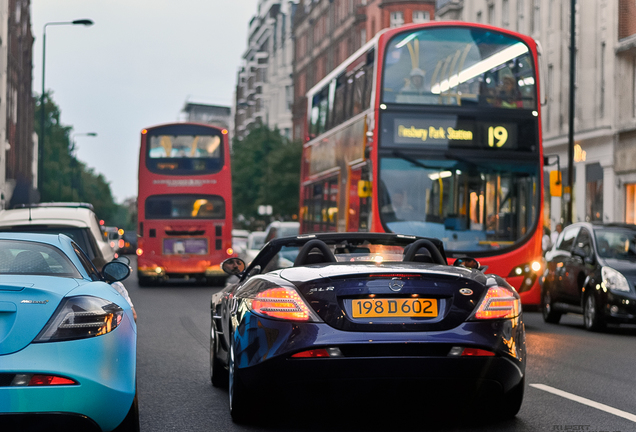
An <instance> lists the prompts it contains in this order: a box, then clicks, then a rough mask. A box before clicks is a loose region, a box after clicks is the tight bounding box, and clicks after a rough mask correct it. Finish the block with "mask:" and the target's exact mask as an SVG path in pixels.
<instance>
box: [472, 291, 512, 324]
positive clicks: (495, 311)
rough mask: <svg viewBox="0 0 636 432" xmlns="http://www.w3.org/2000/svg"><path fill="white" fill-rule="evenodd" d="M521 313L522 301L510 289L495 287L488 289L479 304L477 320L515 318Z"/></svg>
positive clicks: (476, 314) (476, 313)
mask: <svg viewBox="0 0 636 432" xmlns="http://www.w3.org/2000/svg"><path fill="white" fill-rule="evenodd" d="M520 311H521V300H519V298H517V297H515V295H514V293H513V292H512V291H510V290H509V289H506V288H503V287H499V286H495V287H491V288H489V289H488V292H487V293H486V296H485V297H484V299H483V300H482V301H481V303H480V304H479V307H478V308H477V312H475V315H474V318H475V319H480V320H481V319H500V318H514V317H516V316H517V315H519V312H520Z"/></svg>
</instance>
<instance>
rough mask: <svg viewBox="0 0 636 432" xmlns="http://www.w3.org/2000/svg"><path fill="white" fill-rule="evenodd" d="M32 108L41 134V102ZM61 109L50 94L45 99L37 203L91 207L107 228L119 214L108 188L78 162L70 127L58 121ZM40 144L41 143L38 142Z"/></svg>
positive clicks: (93, 173)
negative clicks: (38, 199)
mask: <svg viewBox="0 0 636 432" xmlns="http://www.w3.org/2000/svg"><path fill="white" fill-rule="evenodd" d="M36 101H37V102H36V104H35V132H36V133H37V134H38V136H42V135H41V133H40V124H41V123H40V115H41V114H40V113H41V111H40V110H41V109H42V106H41V103H40V98H39V97H37V98H36ZM60 116H61V112H60V108H59V107H58V106H57V105H56V104H55V102H54V101H53V99H52V97H51V94H50V93H46V94H45V95H44V123H45V131H46V137H45V140H44V146H43V155H42V156H43V158H42V162H41V163H42V164H43V165H42V171H41V173H42V179H41V182H40V183H41V189H40V201H42V202H60V201H62V202H63V201H75V202H77V201H79V202H88V203H91V204H93V207H94V208H95V213H96V214H97V216H98V217H100V218H102V219H104V220H105V221H106V223H107V224H113V222H114V221H113V218H115V216H116V215H117V214H118V212H119V208H118V207H119V206H118V205H117V204H116V203H115V201H114V200H113V195H112V193H111V190H110V185H109V184H108V182H107V181H106V179H105V178H104V176H103V175H102V174H98V173H96V172H95V171H94V170H93V169H92V168H88V167H87V166H86V164H85V163H83V162H81V161H79V160H77V158H76V157H75V155H74V154H73V152H74V148H73V146H72V144H71V140H70V136H71V133H72V131H73V128H72V126H65V125H63V124H62V123H61V121H60ZM40 143H42V140H40Z"/></svg>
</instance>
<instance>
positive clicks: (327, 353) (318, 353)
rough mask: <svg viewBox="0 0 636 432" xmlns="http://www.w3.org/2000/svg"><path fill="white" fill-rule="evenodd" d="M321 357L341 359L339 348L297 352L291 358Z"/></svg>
mask: <svg viewBox="0 0 636 432" xmlns="http://www.w3.org/2000/svg"><path fill="white" fill-rule="evenodd" d="M321 357H323V358H324V357H342V351H340V348H316V349H310V350H306V351H301V352H297V353H296V354H294V355H292V358H321Z"/></svg>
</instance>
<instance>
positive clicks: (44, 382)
mask: <svg viewBox="0 0 636 432" xmlns="http://www.w3.org/2000/svg"><path fill="white" fill-rule="evenodd" d="M74 384H77V383H76V382H75V381H73V380H72V379H68V378H64V377H60V376H55V375H33V376H32V377H31V379H30V380H29V384H28V385H29V386H54V385H74Z"/></svg>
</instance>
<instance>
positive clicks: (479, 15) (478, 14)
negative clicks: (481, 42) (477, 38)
mask: <svg viewBox="0 0 636 432" xmlns="http://www.w3.org/2000/svg"><path fill="white" fill-rule="evenodd" d="M477 22H478V23H481V22H482V19H481V11H479V12H477Z"/></svg>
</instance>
